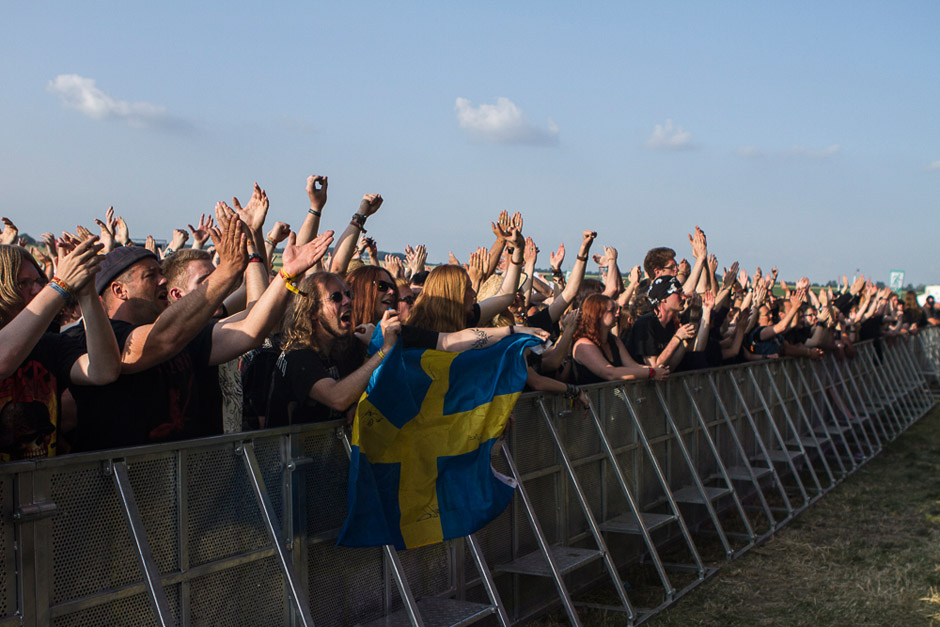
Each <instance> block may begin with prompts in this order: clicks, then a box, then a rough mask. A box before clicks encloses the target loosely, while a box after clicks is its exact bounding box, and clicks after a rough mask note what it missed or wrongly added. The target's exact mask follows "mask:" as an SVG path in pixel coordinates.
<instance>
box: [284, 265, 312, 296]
mask: <svg viewBox="0 0 940 627" xmlns="http://www.w3.org/2000/svg"><path fill="white" fill-rule="evenodd" d="M277 275H278V276H279V277H281V278H282V279H284V287H286V288H287V289H288V290H289V291H291V292H293V293H294V294H297V295H298V296H306V295H307V294H306V292H301V291H300V290H299V289H297V286H296V285H295V284H294V277H292V276H291V275H289V274H287V273H286V272H284V268H281V269H280V270H279V271H278V273H277Z"/></svg>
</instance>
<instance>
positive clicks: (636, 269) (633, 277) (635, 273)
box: [629, 266, 643, 285]
mask: <svg viewBox="0 0 940 627" xmlns="http://www.w3.org/2000/svg"><path fill="white" fill-rule="evenodd" d="M641 276H643V268H641V267H640V266H633V268H631V269H630V277H629V278H630V283H632V284H634V285H635V284H637V283H639V282H640V277H641Z"/></svg>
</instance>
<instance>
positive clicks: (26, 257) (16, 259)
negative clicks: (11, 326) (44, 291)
mask: <svg viewBox="0 0 940 627" xmlns="http://www.w3.org/2000/svg"><path fill="white" fill-rule="evenodd" d="M24 263H31V264H33V266H34V267H35V268H36V272H38V273H39V281H40V283H42V284H43V285H45V284H46V275H45V274H43V271H42V268H41V267H40V266H39V264H38V263H37V262H36V260H35V259H33V256H32V255H31V254H29V251H28V250H26V249H25V248H23V247H22V246H15V245H13V244H0V327H5V326H6V325H7V323H8V322H10V320H13V318H15V317H16V314H18V313H20V312H21V311H22V310H23V307H25V306H26V301H25V300H23V295H22V294H20V289H19V287H17V284H16V282H17V277H19V275H20V268H22V267H23V264H24Z"/></svg>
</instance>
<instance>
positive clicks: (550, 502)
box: [516, 474, 561, 557]
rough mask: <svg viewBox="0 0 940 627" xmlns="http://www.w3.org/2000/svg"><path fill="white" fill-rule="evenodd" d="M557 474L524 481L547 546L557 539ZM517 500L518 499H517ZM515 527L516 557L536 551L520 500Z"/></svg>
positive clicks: (533, 537)
mask: <svg viewBox="0 0 940 627" xmlns="http://www.w3.org/2000/svg"><path fill="white" fill-rule="evenodd" d="M557 478H558V474H551V475H546V476H543V477H537V478H535V479H530V480H529V481H526V484H525V487H526V492H527V493H528V495H529V500H531V501H532V509H533V510H534V512H535V518H536V520H538V521H539V526H540V527H541V528H542V532H543V533H544V534H545V538H546V539H547V540H548V543H549V544H557V543H558V542H559V541H560V540H561V538H559V537H558V507H559V504H558V500H557V493H556V480H557ZM517 498H518V497H517ZM516 525H517V527H516V528H517V530H518V534H519V546H518V549H517V554H516V556H517V557H519V556H522V555H525V554H527V553H531V552H532V551H535V550H536V549H538V543H537V542H536V540H535V533H534V532H533V531H532V526H531V525H530V524H529V519H528V518H527V517H526V513H525V510H524V508H523V506H522V503H521V499H520V503H519V505H518V508H517V513H516Z"/></svg>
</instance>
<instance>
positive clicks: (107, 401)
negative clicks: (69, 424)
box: [71, 320, 222, 452]
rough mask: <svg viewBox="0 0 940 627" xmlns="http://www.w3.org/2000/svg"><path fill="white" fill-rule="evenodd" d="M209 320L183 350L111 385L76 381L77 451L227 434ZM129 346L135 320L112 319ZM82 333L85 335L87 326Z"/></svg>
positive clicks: (116, 333) (121, 343)
mask: <svg viewBox="0 0 940 627" xmlns="http://www.w3.org/2000/svg"><path fill="white" fill-rule="evenodd" d="M215 323H216V321H214V320H213V321H212V322H210V323H209V324H207V325H206V326H205V327H204V328H203V329H202V331H200V332H199V334H198V335H196V337H195V338H193V339H192V341H190V342H189V344H187V345H186V346H185V347H184V348H183V350H182V351H180V352H179V353H178V354H177V355H175V356H173V357H172V358H170V359H168V360H167V361H165V362H163V363H161V364H158V365H156V366H154V367H153V368H150V369H148V370H144V371H143V372H138V373H136V374H122V375H121V376H120V377H118V379H117V381H115V382H114V383H111V384H109V385H105V386H98V387H92V386H82V385H73V386H72V388H71V392H72V396H74V397H75V403H76V406H77V409H78V427H77V429H76V441H75V446H74V447H73V449H72V450H73V451H76V452H77V451H93V450H101V449H107V448H117V447H123V446H137V445H140V444H152V443H157V442H167V441H175V440H184V439H188V438H198V437H204V436H209V435H217V434H220V433H222V395H221V392H220V390H219V378H218V372H217V369H216V368H214V367H212V366H210V365H209V357H210V355H211V352H212V329H213V328H214V327H215ZM111 327H112V328H113V329H114V336H115V337H116V338H117V341H118V346H119V347H121V349H122V350H123V347H124V343H125V342H126V341H127V338H128V336H129V335H130V334H131V331H133V330H134V328H135V325H132V324H130V323H127V322H122V321H119V320H112V321H111ZM76 335H78V336H79V337H81V339H82V340H84V329H83V328H78V329H77V330H76Z"/></svg>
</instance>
